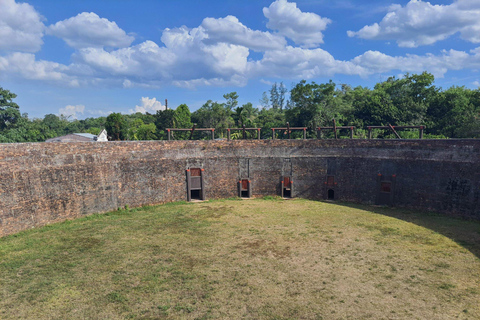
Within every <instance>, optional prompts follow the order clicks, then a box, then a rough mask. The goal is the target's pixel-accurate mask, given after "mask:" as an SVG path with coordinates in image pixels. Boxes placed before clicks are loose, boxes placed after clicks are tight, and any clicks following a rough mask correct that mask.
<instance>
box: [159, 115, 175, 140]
mask: <svg viewBox="0 0 480 320" xmlns="http://www.w3.org/2000/svg"><path fill="white" fill-rule="evenodd" d="M174 117H175V111H174V110H172V109H168V110H158V111H157V113H156V114H155V127H156V128H157V130H156V131H157V137H158V139H162V138H163V139H166V134H165V132H166V131H167V128H174V127H175V126H174Z"/></svg>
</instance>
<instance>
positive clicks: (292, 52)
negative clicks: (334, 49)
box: [249, 46, 362, 79]
mask: <svg viewBox="0 0 480 320" xmlns="http://www.w3.org/2000/svg"><path fill="white" fill-rule="evenodd" d="M249 72H250V76H252V77H277V78H297V79H298V78H303V79H311V78H313V77H319V76H332V75H334V74H336V73H341V74H360V73H361V72H362V70H361V68H359V67H357V66H356V65H354V64H353V63H351V62H347V61H340V60H336V59H335V58H334V57H333V56H332V55H331V54H330V53H328V52H327V51H325V50H323V49H320V48H317V49H302V48H298V47H291V46H288V47H287V48H286V49H285V50H282V51H268V52H266V53H265V55H264V56H263V59H262V60H260V61H256V62H252V63H251V64H250V65H249Z"/></svg>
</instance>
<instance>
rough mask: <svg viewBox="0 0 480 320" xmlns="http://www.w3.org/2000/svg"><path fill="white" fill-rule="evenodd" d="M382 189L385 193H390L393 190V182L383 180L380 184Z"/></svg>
mask: <svg viewBox="0 0 480 320" xmlns="http://www.w3.org/2000/svg"><path fill="white" fill-rule="evenodd" d="M380 191H381V192H384V193H390V192H391V191H392V183H391V182H382V183H381V185H380Z"/></svg>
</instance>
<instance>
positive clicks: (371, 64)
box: [351, 48, 480, 77]
mask: <svg viewBox="0 0 480 320" xmlns="http://www.w3.org/2000/svg"><path fill="white" fill-rule="evenodd" d="M479 49H480V48H477V49H475V50H472V51H471V52H470V54H469V53H467V52H465V51H457V50H448V51H447V50H445V51H443V52H442V54H441V55H433V54H427V55H423V56H419V55H406V56H403V57H402V56H395V57H394V56H389V55H386V54H384V53H381V52H378V51H367V52H365V53H364V54H362V55H360V56H357V57H355V58H354V59H352V60H351V62H353V63H354V64H355V65H357V66H359V67H361V68H362V69H363V70H364V74H363V75H368V74H375V73H384V72H391V71H393V70H400V71H402V72H422V71H425V70H427V71H428V72H430V73H433V74H434V75H435V76H436V77H443V76H444V75H445V73H446V72H447V71H449V70H462V69H465V68H479V67H480V50H479ZM361 75H362V74H361Z"/></svg>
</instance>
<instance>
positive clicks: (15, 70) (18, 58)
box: [0, 52, 79, 87]
mask: <svg viewBox="0 0 480 320" xmlns="http://www.w3.org/2000/svg"><path fill="white" fill-rule="evenodd" d="M0 71H1V72H0V76H2V77H6V76H11V77H16V78H21V79H28V80H43V81H52V82H56V83H60V84H62V85H67V86H72V87H77V86H79V82H78V80H77V79H76V78H75V77H72V76H69V75H67V72H68V71H69V67H68V66H65V65H63V64H60V63H56V62H51V61H44V60H39V61H37V60H36V59H35V55H34V54H32V53H21V52H15V53H12V54H9V55H7V56H5V57H0Z"/></svg>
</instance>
